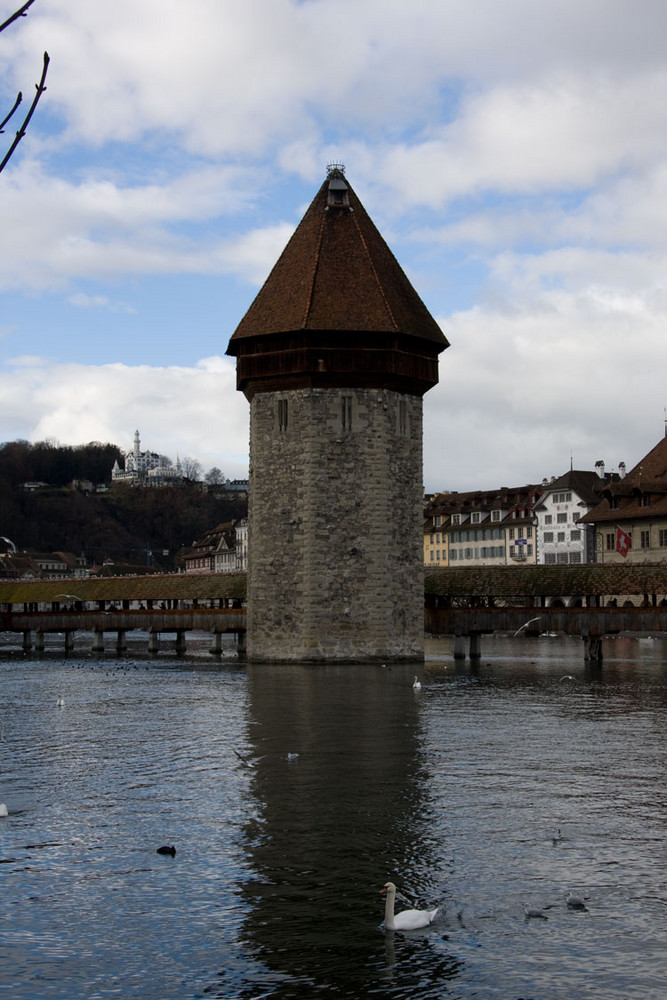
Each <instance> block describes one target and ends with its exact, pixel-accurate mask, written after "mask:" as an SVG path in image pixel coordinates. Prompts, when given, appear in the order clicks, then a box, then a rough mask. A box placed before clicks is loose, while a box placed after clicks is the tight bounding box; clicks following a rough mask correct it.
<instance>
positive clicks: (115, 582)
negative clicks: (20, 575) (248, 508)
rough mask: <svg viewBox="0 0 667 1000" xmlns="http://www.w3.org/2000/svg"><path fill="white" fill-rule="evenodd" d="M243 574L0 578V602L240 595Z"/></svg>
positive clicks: (212, 597)
mask: <svg viewBox="0 0 667 1000" xmlns="http://www.w3.org/2000/svg"><path fill="white" fill-rule="evenodd" d="M245 595H246V574H245V573H202V574H195V573H169V574H164V575H162V574H158V573H156V574H154V575H151V576H115V577H103V578H99V579H90V580H75V579H71V578H70V579H66V580H16V581H15V580H0V603H2V604H25V603H27V602H36V603H40V602H44V601H59V602H60V603H63V601H64V600H81V601H177V600H214V599H215V598H219V597H230V598H244V597H245Z"/></svg>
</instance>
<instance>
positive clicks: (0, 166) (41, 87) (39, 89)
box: [0, 0, 49, 172]
mask: <svg viewBox="0 0 667 1000" xmlns="http://www.w3.org/2000/svg"><path fill="white" fill-rule="evenodd" d="M34 2H35V0H26V3H24V4H23V5H22V6H21V7H19V9H18V10H17V11H15V12H14V13H13V14H12V15H11V17H8V18H7V20H6V21H5V22H4V23H3V24H0V32H1V31H4V30H5V28H8V27H9V25H10V24H13V23H14V21H17V20H18V19H19V17H26V16H27V13H28V8H29V7H32V5H33V4H34ZM48 68H49V54H48V52H45V53H44V62H43V64H42V76H41V79H40V81H39V83H37V84H35V89H36V93H35V96H34V97H33V100H32V104H31V105H30V108H29V109H28V113H27V114H26V116H25V118H24V119H23V121H22V123H21V125H20V126H19V129H18V131H17V133H16V135H15V137H14V141H13V142H12V144H11V145H10V147H9V149H8V150H7V153H6V154H5V156H4V158H3V160H2V162H0V172H2V171H3V170H4V168H5V167H6V165H7V163H8V162H9V158H10V156H11V155H12V153H13V152H14V150H15V149H16V147H17V146H18V144H19V143H20V141H21V139H22V138H23V136H24V135H25V133H26V129H27V127H28V123H29V122H30V119H31V118H32V116H33V114H34V113H35V108H36V107H37V104H38V102H39V99H40V97H41V96H42V94H43V93H44V91H45V90H46V86H45V82H46V72H47V70H48ZM22 101H23V94H22V93H21V91H20V90H19V92H18V95H17V97H16V100H15V101H14V106H13V108H12V109H11V111H10V112H9V114H8V115H6V116H5V117H4V118H3V119H2V121H0V133H2V132H3V131H4V128H5V125H6V124H7V122H8V121H9V120H10V118H12V117H13V115H14V114H15V112H16V111H17V109H18V107H19V105H20V104H21V102H22Z"/></svg>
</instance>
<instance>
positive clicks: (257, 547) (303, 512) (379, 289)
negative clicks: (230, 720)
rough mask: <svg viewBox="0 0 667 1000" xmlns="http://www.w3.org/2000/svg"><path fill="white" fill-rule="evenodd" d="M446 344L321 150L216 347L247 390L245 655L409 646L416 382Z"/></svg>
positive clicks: (414, 614)
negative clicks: (305, 198)
mask: <svg viewBox="0 0 667 1000" xmlns="http://www.w3.org/2000/svg"><path fill="white" fill-rule="evenodd" d="M447 346H448V344H447V340H446V339H445V337H444V335H443V333H442V331H441V329H440V327H439V326H438V324H437V323H436V322H435V320H434V319H433V317H432V316H431V315H430V313H429V312H428V310H427V308H426V306H425V305H424V303H423V302H422V301H421V299H420V298H419V296H418V295H417V293H416V292H415V290H414V288H413V287H412V285H411V284H410V282H409V280H408V278H407V277H406V275H405V273H404V272H403V270H402V269H401V267H400V265H399V264H398V262H397V261H396V259H395V257H394V256H393V254H392V253H391V251H390V250H389V247H388V246H387V244H386V243H385V242H384V240H383V239H382V237H381V236H380V234H379V232H378V230H377V229H376V227H375V225H374V224H373V222H372V221H371V219H370V217H369V216H368V214H367V213H366V211H365V209H364V207H363V205H362V204H361V202H360V201H359V199H358V198H357V196H356V195H355V193H354V191H353V190H352V188H351V187H350V184H349V183H348V181H347V179H346V177H345V172H344V168H343V166H342V165H340V164H334V165H331V166H330V167H329V168H328V171H327V178H326V180H325V181H324V183H323V185H322V187H321V188H320V190H319V191H318V193H317V194H316V196H315V198H314V200H313V202H312V204H311V206H310V208H309V209H308V210H307V212H306V214H305V215H304V217H303V219H302V220H301V222H300V224H299V226H298V227H297V229H296V231H295V232H294V235H293V236H292V238H291V239H290V241H289V243H288V244H287V246H286V248H285V250H284V251H283V253H282V254H281V256H280V257H279V259H278V261H277V263H276V264H275V266H274V268H273V270H272V271H271V273H270V275H269V277H268V278H267V280H266V282H265V284H264V286H263V287H262V289H261V290H260V292H259V293H258V295H257V297H256V298H255V300H254V302H253V303H252V305H251V306H250V308H249V309H248V312H247V313H246V315H245V316H244V317H243V319H242V320H241V322H240V324H239V326H238V327H237V329H236V331H235V332H234V334H233V336H232V338H231V340H230V342H229V347H228V348H227V353H228V354H230V355H233V356H235V357H236V359H237V388H238V389H240V390H241V391H242V392H243V393H244V394H245V396H246V397H247V399H248V401H249V402H250V506H249V568H248V633H247V653H248V658H249V659H250V660H253V661H282V662H289V661H294V662H298V661H304V662H307V661H315V662H317V661H319V662H325V661H343V660H350V661H357V662H360V661H366V662H372V661H378V660H379V661H381V662H384V661H387V660H394V661H396V660H418V659H422V658H423V631H424V583H423V556H422V552H423V542H422V532H423V487H422V396H423V394H424V393H425V392H426V391H427V390H428V389H430V388H431V387H432V386H433V385H435V384H436V383H437V381H438V355H439V354H440V352H441V351H443V350H444V349H445V348H446V347H447Z"/></svg>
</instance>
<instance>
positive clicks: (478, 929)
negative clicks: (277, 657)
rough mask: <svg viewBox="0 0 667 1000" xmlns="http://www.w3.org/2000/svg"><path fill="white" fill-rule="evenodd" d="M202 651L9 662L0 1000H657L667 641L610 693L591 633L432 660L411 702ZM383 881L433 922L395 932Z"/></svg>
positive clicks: (619, 643) (368, 671)
mask: <svg viewBox="0 0 667 1000" xmlns="http://www.w3.org/2000/svg"><path fill="white" fill-rule="evenodd" d="M142 645H145V639H144V640H143V642H142ZM205 645H206V644H205V642H202V644H201V648H199V649H197V647H196V645H195V646H191V647H189V651H188V656H187V657H185V658H183V657H180V658H178V657H176V656H175V655H174V654H173V653H172V654H170V653H169V652H166V651H163V652H161V653H160V654H159V656H158V657H157V658H153V659H149V658H147V657H145V656H143V654H142V653H141V652H140V648H141V647H140V646H139V645H137V648H136V651H132V650H131V651H130V656H129V657H122V658H117V657H116V656H115V655H114V654H110V653H108V654H104V655H103V656H98V657H97V658H95V657H93V656H91V655H89V654H88V653H87V652H86V651H85V650H83V649H82V650H78V651H76V652H75V653H73V654H71V655H70V656H69V657H67V658H64V657H63V656H62V655H61V654H60V653H59V652H58V651H57V650H56V649H55V648H54V649H52V650H47V652H46V653H45V654H43V655H42V656H41V657H32V656H29V655H25V656H24V655H23V654H21V653H20V652H18V651H14V652H12V651H10V650H8V649H6V651H5V653H4V654H3V656H2V658H0V726H1V728H2V740H1V741H0V763H1V771H0V801H2V802H5V803H6V804H7V806H8V808H9V812H10V815H9V817H8V818H7V819H2V820H0V879H1V885H2V903H3V905H2V907H1V908H0V992H2V991H3V990H6V991H7V993H8V995H11V996H12V998H16V1000H23V998H25V1000H27V998H30V1000H35V998H41V997H44V998H62V1000H65V998H67V1000H78V998H82V1000H83V998H85V1000H97V998H107V997H122V998H134V997H137V998H138V997H141V998H145V1000H172V998H174V1000H176V998H179V1000H187V998H202V997H224V998H239V1000H241V998H243V1000H251V998H260V997H267V998H268V997H273V998H277V1000H292V998H295V1000H296V998H302V997H304V996H313V997H318V998H323V1000H325V998H329V997H332V998H333V997H340V998H357V997H359V998H361V997H366V996H371V997H380V998H385V997H386V998H391V1000H394V998H407V997H410V998H418V1000H435V998H441V997H445V998H451V1000H456V998H459V1000H472V998H482V1000H486V998H489V1000H494V998H498V1000H501V998H502V1000H517V998H519V997H523V998H529V997H531V998H534V1000H571V998H573V997H575V996H586V997H588V998H592V1000H630V998H632V1000H641V998H644V997H645V998H651V1000H657V998H658V997H659V996H662V995H664V990H665V982H667V960H666V959H665V949H664V935H665V916H666V903H667V884H666V878H665V860H666V859H665V816H666V815H667V812H666V808H665V807H666V806H667V802H666V799H667V794H666V779H665V775H666V773H667V772H666V768H665V764H666V760H665V756H666V755H665V735H666V733H665V728H666V722H667V713H666V701H667V685H666V684H665V675H664V662H665V653H666V652H667V646H666V644H665V642H664V641H663V640H658V641H647V640H641V641H638V640H629V639H627V640H626V639H617V640H615V641H610V642H607V643H606V644H605V663H604V666H603V669H602V671H601V672H598V673H587V672H586V671H585V670H584V662H583V648H582V644H581V642H580V640H568V639H548V638H540V639H531V638H528V637H522V638H521V639H516V640H509V639H505V640H503V639H495V640H490V639H485V640H484V645H483V650H482V651H483V654H484V655H483V659H482V661H481V663H480V666H479V668H478V669H477V670H475V671H472V670H471V669H470V665H469V663H467V662H466V663H465V664H464V665H462V666H460V667H459V666H455V664H454V661H453V660H452V656H451V644H450V643H449V642H448V641H447V640H434V641H430V643H429V647H428V650H427V662H426V669H422V668H421V667H419V668H417V669H418V672H419V673H420V674H421V676H422V679H423V680H424V686H423V688H422V690H421V691H420V692H415V691H413V690H412V676H413V674H414V672H415V671H414V669H412V668H410V669H408V668H402V667H401V668H393V669H389V668H387V669H382V668H381V667H370V668H369V667H363V668H362V667H359V668H355V667H353V666H347V667H317V668H308V667H273V666H263V667H262V666H252V667H248V668H244V667H239V666H238V665H237V664H236V663H235V662H234V661H233V660H232V659H230V658H226V659H223V660H222V661H221V662H218V661H215V660H213V659H212V658H211V657H210V655H208V654H207V652H206V649H205ZM565 674H569V675H572V676H574V677H575V678H576V679H575V680H569V679H567V680H561V679H560V678H561V677H563V675H565ZM58 693H62V695H63V697H64V700H65V705H64V707H63V708H58V707H57V705H56V699H57V695H58ZM238 754H241V755H243V757H244V758H246V760H247V763H244V761H243V760H241V759H240V758H239V756H238ZM288 754H298V757H296V758H293V759H290V758H288ZM248 765H250V766H248ZM554 831H560V833H559V834H558V833H556V835H554ZM162 844H173V845H175V846H176V856H175V857H173V858H172V857H170V856H162V855H159V854H157V853H156V849H157V847H159V846H161V845H162ZM388 879H392V880H393V881H395V882H396V883H397V886H398V888H399V892H402V893H403V894H404V896H405V897H406V899H407V900H408V902H405V903H403V904H401V905H400V906H398V907H397V909H400V908H402V906H405V905H418V906H424V907H426V906H429V907H432V906H433V905H436V904H440V905H441V906H442V913H441V916H440V917H439V918H438V920H437V922H436V923H435V924H434V925H433V926H432V927H430V928H428V929H427V930H425V931H421V932H413V933H412V934H407V935H406V934H404V935H401V934H395V935H394V934H385V933H383V932H382V930H381V929H380V923H381V920H382V916H383V901H382V897H380V896H379V889H380V888H381V886H382V885H383V884H384V882H385V881H387V880H388ZM568 891H576V892H578V893H580V894H584V895H586V897H587V899H586V909H585V910H583V911H577V910H571V909H568V907H567V906H566V903H565V896H566V893H567V892H568ZM526 905H528V906H530V907H533V908H540V909H543V912H544V914H545V916H546V917H547V919H540V918H530V919H527V918H526V917H525V916H524V907H525V906H526Z"/></svg>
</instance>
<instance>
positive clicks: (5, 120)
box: [0, 90, 23, 134]
mask: <svg viewBox="0 0 667 1000" xmlns="http://www.w3.org/2000/svg"><path fill="white" fill-rule="evenodd" d="M22 100H23V94H22V93H21V91H20V90H19V92H18V97H17V98H16V100H15V102H14V107H13V108H12V110H11V111H10V112H9V114H8V115H7V117H6V118H3V119H2V121H1V122H0V134H2V130H3V129H4V127H5V125H6V124H7V122H8V121H9V119H10V118H11V117H12V115H13V114H14V112H15V111H16V109H17V108H18V106H19V104H20V103H21V101H22Z"/></svg>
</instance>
